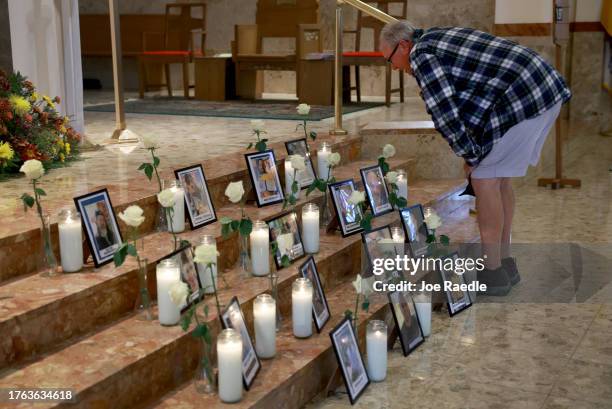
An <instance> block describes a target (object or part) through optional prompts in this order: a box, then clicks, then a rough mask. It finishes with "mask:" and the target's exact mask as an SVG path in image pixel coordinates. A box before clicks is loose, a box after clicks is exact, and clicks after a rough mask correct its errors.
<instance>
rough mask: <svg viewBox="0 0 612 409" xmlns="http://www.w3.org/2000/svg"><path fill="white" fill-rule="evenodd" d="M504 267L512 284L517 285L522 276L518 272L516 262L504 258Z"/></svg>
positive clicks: (511, 258) (509, 258) (512, 259)
mask: <svg viewBox="0 0 612 409" xmlns="http://www.w3.org/2000/svg"><path fill="white" fill-rule="evenodd" d="M501 263H502V267H504V270H506V273H508V279H509V280H510V284H512V285H515V284H518V282H519V281H521V275H520V274H519V272H518V268H517V267H516V261H515V260H514V258H513V257H506V258H502V261H501Z"/></svg>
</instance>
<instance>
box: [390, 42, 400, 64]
mask: <svg viewBox="0 0 612 409" xmlns="http://www.w3.org/2000/svg"><path fill="white" fill-rule="evenodd" d="M399 45H400V43H397V44H395V48H394V49H393V51H391V54H389V57H388V58H387V62H388V63H391V58H393V56H394V55H395V52H396V51H397V48H398V47H399Z"/></svg>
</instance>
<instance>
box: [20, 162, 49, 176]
mask: <svg viewBox="0 0 612 409" xmlns="http://www.w3.org/2000/svg"><path fill="white" fill-rule="evenodd" d="M19 171H20V172H23V173H25V175H26V177H27V178H28V179H32V180H33V179H38V178H39V177H41V176H42V175H44V174H45V168H43V165H42V163H41V162H40V161H39V160H36V159H30V160H27V161H26V162H25V163H24V164H23V165H21V168H20V169H19Z"/></svg>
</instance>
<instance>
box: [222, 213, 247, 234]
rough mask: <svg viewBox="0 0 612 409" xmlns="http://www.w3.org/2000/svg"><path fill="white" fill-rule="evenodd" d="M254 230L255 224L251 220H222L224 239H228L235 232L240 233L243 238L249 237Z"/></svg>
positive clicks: (224, 218)
mask: <svg viewBox="0 0 612 409" xmlns="http://www.w3.org/2000/svg"><path fill="white" fill-rule="evenodd" d="M252 230H253V222H252V221H251V219H248V218H243V219H240V220H234V219H231V218H229V217H222V218H221V234H222V235H223V237H227V236H229V235H230V234H232V233H233V232H235V231H238V233H240V234H241V235H242V236H248V235H249V234H251V231H252Z"/></svg>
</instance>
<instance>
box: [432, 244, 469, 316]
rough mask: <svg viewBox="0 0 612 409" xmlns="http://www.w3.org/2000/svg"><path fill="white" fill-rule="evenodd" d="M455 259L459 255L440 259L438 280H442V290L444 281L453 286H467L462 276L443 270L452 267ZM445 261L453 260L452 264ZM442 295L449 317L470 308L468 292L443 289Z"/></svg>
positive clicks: (450, 269) (450, 270)
mask: <svg viewBox="0 0 612 409" xmlns="http://www.w3.org/2000/svg"><path fill="white" fill-rule="evenodd" d="M457 258H459V254H458V253H456V252H455V253H453V254H451V255H449V256H447V257H444V258H443V259H442V269H441V270H440V278H441V279H442V286H443V288H444V282H445V281H446V282H448V281H450V282H452V283H453V284H467V282H466V281H465V277H464V276H463V274H457V273H456V272H455V271H454V270H453V269H452V268H449V269H447V268H445V267H447V266H454V265H455V262H454V260H456V259H457ZM447 260H453V262H452V263H451V262H449V261H447ZM444 293H445V294H446V303H447V305H448V314H449V315H450V316H451V317H452V316H453V315H455V314H458V313H460V312H461V311H463V310H465V309H466V308H469V307H471V306H472V299H471V298H470V293H469V292H468V291H454V290H452V289H451V290H446V289H445V290H444Z"/></svg>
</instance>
